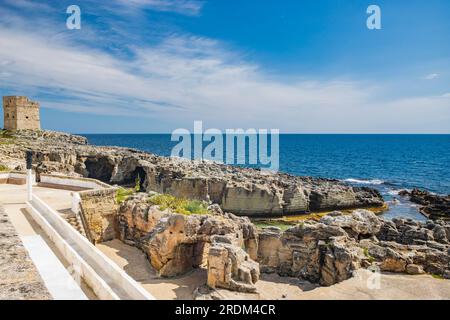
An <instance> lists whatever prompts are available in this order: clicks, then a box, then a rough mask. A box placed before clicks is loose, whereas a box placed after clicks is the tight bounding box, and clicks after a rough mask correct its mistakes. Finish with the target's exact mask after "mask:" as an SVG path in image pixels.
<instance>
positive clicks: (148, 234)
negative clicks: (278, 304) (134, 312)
mask: <svg viewBox="0 0 450 320" xmlns="http://www.w3.org/2000/svg"><path fill="white" fill-rule="evenodd" d="M214 209H215V212H214V211H213V214H205V215H194V214H193V215H182V214H177V213H172V212H170V211H169V210H166V211H161V210H159V208H158V207H157V206H154V205H150V204H149V203H147V202H146V201H145V199H142V198H139V196H138V197H137V198H135V199H131V200H128V201H126V202H125V203H124V204H123V205H122V206H121V207H120V210H119V212H118V227H119V234H120V235H119V237H120V239H121V240H122V241H124V242H126V243H128V244H131V245H134V246H137V247H139V248H140V249H141V250H143V251H144V252H145V253H146V254H147V256H148V258H149V261H150V263H151V265H152V266H153V267H154V268H155V269H156V270H158V272H159V274H160V275H161V276H165V277H171V276H176V275H180V274H184V273H186V272H188V271H190V270H191V269H192V268H196V267H199V266H201V265H206V264H207V265H208V285H209V286H211V287H220V288H226V289H231V290H236V291H243V292H252V291H255V290H256V289H255V287H254V283H256V281H257V280H258V278H259V266H258V264H257V263H256V262H254V261H253V260H252V259H251V257H252V256H253V258H255V257H256V248H257V244H256V241H257V240H256V228H255V227H254V225H253V224H251V223H250V221H249V220H248V218H243V217H236V216H234V215H232V214H224V213H222V212H221V210H220V209H219V208H217V207H216V208H214ZM243 248H245V250H244V249H243Z"/></svg>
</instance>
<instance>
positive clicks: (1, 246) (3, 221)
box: [0, 205, 51, 300]
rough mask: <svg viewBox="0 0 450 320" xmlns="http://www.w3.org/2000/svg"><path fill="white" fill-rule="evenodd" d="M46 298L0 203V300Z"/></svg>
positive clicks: (33, 266) (47, 295)
mask: <svg viewBox="0 0 450 320" xmlns="http://www.w3.org/2000/svg"><path fill="white" fill-rule="evenodd" d="M13 299H14V300H22V299H24V300H30V299H39V300H48V299H51V295H50V293H49V292H48V290H47V288H46V287H45V285H44V281H43V280H42V278H41V277H40V275H39V272H38V270H37V269H36V267H35V265H34V264H33V262H32V260H31V258H30V256H29V255H28V252H27V250H26V249H25V247H24V246H23V244H22V241H20V238H19V236H18V234H17V232H16V229H15V228H14V226H13V225H12V223H11V221H10V220H9V217H8V215H7V214H6V212H5V211H4V209H3V207H2V206H1V205H0V300H13Z"/></svg>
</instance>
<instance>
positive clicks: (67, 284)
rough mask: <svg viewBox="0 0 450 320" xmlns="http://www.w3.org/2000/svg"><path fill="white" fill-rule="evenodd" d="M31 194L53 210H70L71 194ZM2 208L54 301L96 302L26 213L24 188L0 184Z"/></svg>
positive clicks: (39, 191) (42, 190) (48, 191)
mask: <svg viewBox="0 0 450 320" xmlns="http://www.w3.org/2000/svg"><path fill="white" fill-rule="evenodd" d="M33 192H34V193H35V194H36V195H38V196H39V197H40V198H41V199H42V200H44V201H45V202H46V203H48V204H49V205H50V207H52V208H53V209H55V210H58V211H64V210H67V209H69V208H70V206H71V196H70V191H66V190H59V189H49V188H42V187H34V188H33ZM0 204H2V206H3V208H4V210H5V212H6V214H7V216H8V218H9V220H10V222H11V223H12V225H13V226H14V228H15V230H16V233H17V234H18V235H19V237H20V239H21V240H22V243H23V245H24V246H25V248H26V249H27V251H28V255H29V256H30V257H31V259H32V261H33V263H34V265H35V267H36V269H37V270H38V271H39V274H40V276H41V278H42V279H43V281H44V284H45V286H46V287H47V289H48V291H49V292H50V294H51V296H52V298H53V299H57V300H66V299H70V300H86V299H95V295H94V294H93V293H92V291H91V290H90V289H89V288H88V287H87V286H86V285H85V284H84V283H83V282H82V281H76V280H75V279H74V278H73V277H72V275H71V270H70V266H69V264H68V263H67V261H65V260H64V258H63V257H62V256H61V255H60V254H59V252H58V251H57V249H56V248H55V247H54V245H53V243H52V242H51V241H50V240H49V239H48V238H47V236H46V234H45V233H44V232H43V230H42V229H40V228H39V226H37V225H36V223H34V221H33V219H31V218H30V216H29V215H28V213H27V211H26V207H27V206H26V186H25V185H10V184H0Z"/></svg>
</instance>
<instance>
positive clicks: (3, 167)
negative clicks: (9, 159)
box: [0, 164, 9, 172]
mask: <svg viewBox="0 0 450 320" xmlns="http://www.w3.org/2000/svg"><path fill="white" fill-rule="evenodd" d="M2 171H9V168H8V167H7V166H5V165H3V164H0V172H2Z"/></svg>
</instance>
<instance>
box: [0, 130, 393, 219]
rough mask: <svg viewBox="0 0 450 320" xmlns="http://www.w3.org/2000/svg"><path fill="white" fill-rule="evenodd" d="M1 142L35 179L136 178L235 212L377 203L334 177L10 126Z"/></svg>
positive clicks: (0, 148) (5, 158)
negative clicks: (29, 164)
mask: <svg viewBox="0 0 450 320" xmlns="http://www.w3.org/2000/svg"><path fill="white" fill-rule="evenodd" d="M3 140H5V141H6V140H8V139H3ZM9 141H10V143H6V144H0V155H1V159H2V162H3V164H4V165H6V166H9V167H10V168H11V169H23V168H24V157H25V150H32V151H33V153H34V156H33V161H34V165H35V170H36V173H37V175H38V178H39V174H41V173H59V174H68V175H77V176H83V177H89V178H95V179H98V180H101V181H103V182H106V183H110V184H120V185H126V184H134V183H135V181H136V179H139V184H140V187H141V189H142V190H147V191H155V192H159V193H167V194H171V195H174V196H176V197H182V198H189V199H198V200H202V201H208V202H212V203H215V204H218V205H220V206H221V207H222V209H223V210H224V211H226V212H232V213H234V214H237V215H245V216H255V217H256V216H260V217H267V216H283V215H290V214H302V213H309V212H320V211H332V210H343V209H357V208H368V207H382V206H383V205H384V202H383V198H382V196H381V195H380V193H379V192H378V191H377V190H375V189H371V188H366V187H353V186H349V185H346V184H344V183H341V182H340V181H338V180H333V179H324V178H312V177H298V176H292V175H288V174H283V173H268V172H264V171H259V170H255V169H248V168H240V167H234V166H229V165H223V164H218V163H213V162H207V161H191V160H185V159H180V158H169V157H161V156H157V155H154V154H150V153H146V152H142V151H139V150H134V149H129V148H120V147H98V146H92V145H89V144H88V143H87V140H86V139H85V138H84V137H80V136H75V135H70V134H66V133H57V132H51V131H16V132H11V133H10V139H9Z"/></svg>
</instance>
